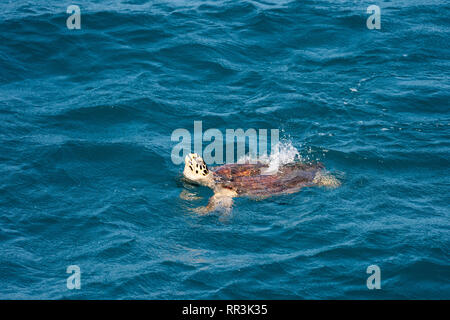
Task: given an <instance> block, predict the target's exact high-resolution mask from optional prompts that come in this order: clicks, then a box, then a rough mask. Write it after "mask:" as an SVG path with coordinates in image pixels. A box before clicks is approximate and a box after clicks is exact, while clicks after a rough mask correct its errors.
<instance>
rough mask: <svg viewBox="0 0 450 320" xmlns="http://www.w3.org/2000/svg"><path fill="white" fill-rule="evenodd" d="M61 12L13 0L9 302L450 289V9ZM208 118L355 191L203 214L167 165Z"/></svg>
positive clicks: (439, 295) (1, 103)
mask: <svg viewBox="0 0 450 320" xmlns="http://www.w3.org/2000/svg"><path fill="white" fill-rule="evenodd" d="M69 4H70V3H65V2H64V1H63V2H61V1H43V0H39V1H9V0H6V1H2V2H1V3H0V177H1V179H0V284H1V285H0V298H2V299H17V298H19V299H22V298H32V299H41V298H50V299H61V298H69V299H72V298H82V299H104V298H112V299H136V298H148V299H170V298H172V299H182V298H183V299H184V298H189V299H198V298H211V299H226V298H235V299H237V298H257V299H269V298H272V299H285V298H286V299H304V298H306V299H310V298H314V299H328V298H337V299H343V298H350V299H353V298H357V299H372V298H374V299H383V298H385V299H391V298H406V299H417V298H421V299H431V298H435V299H449V298H450V268H449V266H450V260H449V249H450V224H449V218H450V212H449V203H450V196H449V194H450V182H449V175H450V166H449V165H450V109H449V98H450V95H449V89H450V80H449V76H450V61H449V58H450V46H449V39H450V38H449V35H450V34H449V27H450V5H449V4H448V2H447V1H437V0H436V1H432V0H430V1H427V0H417V1H413V0H408V1H407V0H394V1H331V0H328V1H324V0H322V1H269V0H265V1H219V2H212V1H208V2H200V1H181V0H180V1H144V0H142V1H138V0H135V1H120V0H115V1H112V0H111V1H94V0H92V1H81V2H79V3H77V4H79V5H80V7H81V29H80V30H68V29H67V27H66V19H67V17H68V16H69V15H68V14H67V13H66V8H67V6H68V5H69ZM371 4H377V5H379V6H380V7H381V29H380V30H369V29H368V28H367V27H366V19H367V18H368V17H369V14H367V13H366V9H367V7H368V6H369V5H371ZM197 120H198V121H200V120H201V121H203V128H204V130H206V129H208V128H217V129H219V130H221V131H222V132H225V130H226V129H228V128H230V129H237V128H244V129H248V128H258V129H259V128H266V129H271V128H278V129H280V130H281V131H280V138H282V139H283V140H284V141H286V142H287V143H289V144H292V146H294V147H295V148H296V149H297V150H298V151H299V152H300V154H301V156H302V157H303V158H305V159H312V160H319V161H321V162H323V163H324V164H325V166H326V167H327V168H328V170H330V171H331V172H333V174H335V175H336V176H337V177H339V179H340V180H341V182H342V186H341V187H339V188H337V189H334V190H330V189H325V188H307V189H304V190H302V191H301V192H300V193H296V194H291V195H283V196H279V197H272V198H269V199H266V200H262V201H254V200H252V199H247V198H237V199H236V200H235V203H234V207H233V211H232V214H231V216H229V217H227V218H226V219H223V218H222V217H221V215H220V214H218V213H213V214H210V215H207V216H198V215H196V214H194V213H193V212H192V210H191V209H192V208H195V207H197V206H199V205H205V204H206V203H207V201H208V198H209V196H211V195H212V191H211V190H209V189H207V188H202V187H194V186H190V185H187V184H185V183H183V182H182V181H181V180H180V177H181V171H182V166H181V165H174V164H173V163H172V161H171V157H170V154H171V151H172V148H173V147H174V145H175V143H174V142H172V141H171V140H170V136H171V133H172V132H173V130H175V129H177V128H186V129H187V130H189V131H191V132H193V123H194V121H197ZM183 190H188V191H189V192H191V193H192V194H194V195H195V197H193V198H195V199H197V198H198V199H197V200H191V201H189V200H184V199H181V198H180V197H179V195H180V193H181V192H182V191H183ZM372 264H375V265H378V266H379V267H380V269H381V289H380V290H376V289H375V290H369V289H368V288H367V287H366V279H367V277H368V276H369V274H367V273H366V268H367V267H368V266H370V265H372ZM69 265H78V266H79V267H80V269H81V289H80V290H68V289H67V287H66V279H67V277H68V276H69V274H67V273H66V268H67V266H69Z"/></svg>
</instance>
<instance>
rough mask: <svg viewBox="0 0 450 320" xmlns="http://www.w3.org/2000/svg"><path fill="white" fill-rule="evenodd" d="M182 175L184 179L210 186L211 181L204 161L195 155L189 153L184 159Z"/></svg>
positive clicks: (210, 174) (210, 175)
mask: <svg viewBox="0 0 450 320" xmlns="http://www.w3.org/2000/svg"><path fill="white" fill-rule="evenodd" d="M183 175H184V177H185V178H186V179H188V180H190V181H193V182H197V183H199V184H202V185H210V184H211V183H212V181H213V178H212V173H211V172H210V171H209V170H208V167H207V166H206V163H205V161H203V159H202V157H200V156H199V155H198V154H196V153H190V154H188V155H187V156H186V157H185V158H184V171H183Z"/></svg>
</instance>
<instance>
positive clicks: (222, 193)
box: [194, 188, 237, 215]
mask: <svg viewBox="0 0 450 320" xmlns="http://www.w3.org/2000/svg"><path fill="white" fill-rule="evenodd" d="M236 196H237V193H236V192H235V191H232V190H229V189H226V188H220V189H219V190H215V193H214V195H213V196H212V197H211V198H209V201H208V204H207V205H206V206H203V207H198V208H195V209H194V212H196V213H198V214H200V215H205V214H208V213H210V212H212V211H216V210H219V211H223V212H224V213H225V214H229V213H231V208H232V207H233V197H236Z"/></svg>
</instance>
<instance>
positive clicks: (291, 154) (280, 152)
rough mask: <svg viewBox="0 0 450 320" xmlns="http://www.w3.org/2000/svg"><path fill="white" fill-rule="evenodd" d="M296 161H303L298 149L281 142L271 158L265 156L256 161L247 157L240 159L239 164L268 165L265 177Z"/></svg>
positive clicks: (264, 172)
mask: <svg viewBox="0 0 450 320" xmlns="http://www.w3.org/2000/svg"><path fill="white" fill-rule="evenodd" d="M296 160H300V161H301V155H300V152H299V151H298V150H297V148H296V147H294V146H293V145H292V142H291V141H280V142H278V143H277V144H276V145H275V146H274V147H273V150H272V153H271V154H270V156H267V155H263V156H260V157H259V158H258V159H257V160H256V161H255V159H254V158H253V157H251V156H249V155H246V156H244V157H242V158H241V159H239V161H238V163H245V162H247V163H255V162H262V163H264V164H267V165H268V167H267V168H265V169H264V170H263V171H262V172H261V173H262V174H265V175H271V174H276V173H277V172H278V169H279V168H280V167H282V166H283V165H285V164H288V163H292V162H294V161H296Z"/></svg>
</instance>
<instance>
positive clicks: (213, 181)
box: [183, 153, 340, 214]
mask: <svg viewBox="0 0 450 320" xmlns="http://www.w3.org/2000/svg"><path fill="white" fill-rule="evenodd" d="M184 161H185V166H184V170H183V175H184V177H185V178H186V179H187V180H188V181H190V182H194V183H198V184H200V185H203V186H207V187H210V188H211V189H213V191H214V195H213V196H212V197H211V198H210V199H209V202H208V205H207V206H205V207H200V208H197V209H195V211H196V212H197V213H200V214H206V213H208V212H210V211H213V210H214V209H216V208H223V209H225V210H227V211H228V210H229V209H231V206H232V204H233V198H234V197H240V196H248V197H252V198H257V199H263V198H267V197H270V196H272V195H279V194H289V193H294V192H298V191H299V190H300V189H301V188H302V187H309V186H328V187H337V186H339V184H340V183H339V181H338V180H337V179H336V178H335V177H333V176H331V175H329V174H326V173H325V172H324V166H323V165H322V164H321V163H315V164H305V163H302V162H298V161H297V162H293V163H290V164H286V165H283V166H281V167H280V168H278V170H277V171H276V172H275V173H273V174H270V173H268V172H267V169H268V164H264V163H261V162H259V163H256V164H251V163H244V164H225V165H222V166H219V167H215V168H213V169H211V170H209V169H208V167H207V166H206V164H205V161H203V159H202V157H200V156H199V155H198V154H196V153H191V154H188V155H187V156H186V157H185V160H184Z"/></svg>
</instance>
